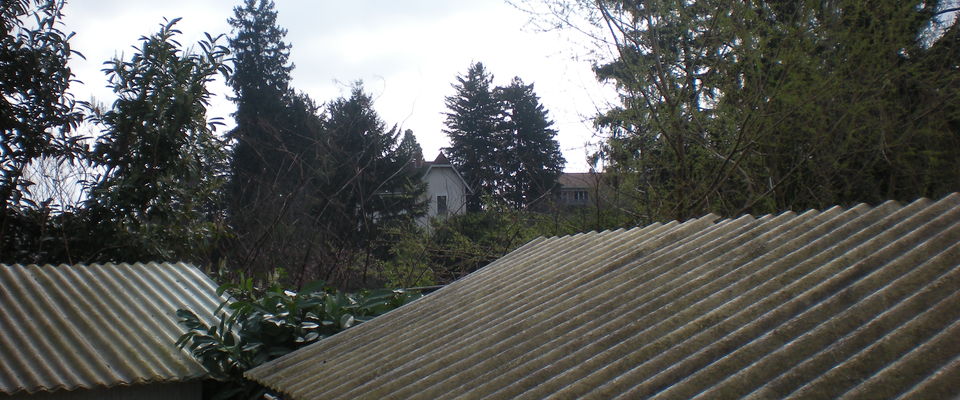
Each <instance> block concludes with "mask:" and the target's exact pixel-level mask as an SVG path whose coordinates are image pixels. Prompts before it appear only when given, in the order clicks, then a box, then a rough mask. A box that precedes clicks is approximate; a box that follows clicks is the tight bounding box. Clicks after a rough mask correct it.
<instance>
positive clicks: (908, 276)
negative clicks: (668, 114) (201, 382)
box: [247, 194, 960, 399]
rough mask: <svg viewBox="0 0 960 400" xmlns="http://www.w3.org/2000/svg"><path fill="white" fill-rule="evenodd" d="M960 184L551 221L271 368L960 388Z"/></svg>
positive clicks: (455, 385) (657, 385) (365, 393)
mask: <svg viewBox="0 0 960 400" xmlns="http://www.w3.org/2000/svg"><path fill="white" fill-rule="evenodd" d="M958 360H960V196H958V195H956V194H954V195H951V196H948V197H946V198H945V199H943V200H940V201H937V202H931V201H929V200H925V199H922V200H918V201H916V202H913V203H911V204H908V205H906V206H902V205H900V204H898V203H895V202H888V203H885V204H881V205H879V206H876V207H869V206H866V205H859V206H856V207H852V208H848V209H845V208H840V207H835V208H831V209H829V210H825V211H808V212H805V213H802V214H795V213H792V212H788V213H783V214H780V215H767V216H763V217H759V218H754V217H751V216H744V217H741V218H737V219H726V220H719V219H718V218H717V217H715V216H712V215H709V216H706V217H703V218H700V219H697V220H691V221H687V222H683V223H677V222H671V223H667V224H653V225H650V226H647V227H643V228H637V229H632V230H627V231H612V232H602V233H587V234H579V235H574V236H568V237H560V238H549V239H538V240H536V241H534V242H531V243H530V244H528V245H526V246H524V247H523V248H520V249H518V250H516V251H514V252H512V253H510V254H508V255H506V256H504V257H503V258H501V259H499V260H497V261H495V262H494V263H492V264H490V265H488V266H487V267H485V268H483V269H481V270H479V271H477V272H476V273H474V274H471V275H469V276H467V277H465V278H463V279H461V280H459V281H457V282H455V283H453V284H451V285H449V286H447V287H445V288H443V289H441V290H438V291H437V292H435V293H433V294H431V295H430V296H427V297H425V298H423V299H420V300H418V301H416V302H414V303H412V304H409V305H407V306H404V307H402V308H400V309H397V310H395V311H393V312H390V313H388V314H386V315H384V316H382V317H378V318H377V319H375V320H373V321H370V322H368V323H365V324H363V325H360V326H357V327H355V328H351V329H350V330H347V331H345V332H343V333H341V334H338V335H335V336H333V337H331V338H329V339H325V340H323V341H321V342H318V343H316V344H314V345H311V346H309V347H306V348H304V349H301V350H300V351H297V352H294V353H292V354H289V355H287V356H285V357H283V358H280V359H277V360H275V361H273V362H271V363H268V364H266V365H263V366H261V367H259V368H256V369H254V370H251V371H249V372H248V373H247V376H248V377H249V378H251V379H254V380H257V381H259V382H261V383H264V384H266V385H268V386H270V387H272V388H275V389H277V390H280V391H282V392H284V393H286V394H288V395H290V396H292V398H295V399H321V398H323V399H380V398H397V399H436V398H483V399H513V398H520V399H540V398H597V399H604V398H631V399H634V398H663V399H679V398H684V399H685V398H703V399H714V398H737V397H751V398H799V397H810V398H846V397H849V398H854V397H856V398H871V399H872V398H892V397H897V396H901V395H902V396H904V397H905V398H918V399H925V398H953V397H955V396H957V395H958V394H960V361H958Z"/></svg>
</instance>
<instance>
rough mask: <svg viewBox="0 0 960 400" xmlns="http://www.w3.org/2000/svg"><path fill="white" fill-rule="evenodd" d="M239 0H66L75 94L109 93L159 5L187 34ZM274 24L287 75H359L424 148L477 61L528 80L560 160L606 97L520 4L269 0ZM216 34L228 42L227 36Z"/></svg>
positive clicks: (497, 77)
mask: <svg viewBox="0 0 960 400" xmlns="http://www.w3.org/2000/svg"><path fill="white" fill-rule="evenodd" d="M239 3H240V0H164V1H155V0H124V1H119V0H73V1H70V2H69V3H68V5H67V8H66V9H65V14H66V18H65V20H64V21H65V24H66V30H67V31H73V32H76V36H75V37H74V39H73V40H72V42H71V43H72V46H73V48H74V49H75V50H77V51H80V52H81V53H83V54H84V55H85V56H86V60H83V59H75V60H72V61H71V66H72V68H73V70H74V73H75V74H76V75H77V78H78V79H80V80H81V81H83V82H84V84H83V85H75V86H74V88H73V92H74V94H75V96H76V97H77V99H79V100H88V99H89V98H90V97H91V96H93V97H96V98H97V99H98V100H99V101H102V102H107V103H109V102H111V101H112V95H111V94H110V92H109V90H108V89H106V88H105V83H106V81H105V77H104V75H103V73H102V72H101V71H100V70H101V69H102V68H103V62H104V61H106V60H108V59H111V58H112V57H114V56H117V55H120V54H121V53H124V54H125V55H126V56H127V57H129V55H130V54H131V53H132V51H133V50H132V46H134V45H136V44H138V40H137V39H138V38H139V37H141V36H144V35H149V34H152V33H154V32H156V31H157V30H158V28H159V24H160V23H161V22H162V21H163V18H164V17H167V18H175V17H182V18H183V19H182V20H181V21H180V23H179V24H178V25H177V26H178V27H179V29H180V30H181V31H183V33H184V34H183V36H182V37H181V38H180V39H181V43H183V44H185V45H186V44H189V43H195V42H196V40H197V39H199V38H201V37H202V35H203V32H210V33H214V34H217V33H229V26H228V25H227V23H226V20H227V18H228V17H230V16H232V15H233V11H232V9H233V7H234V6H235V5H237V4H239ZM276 3H277V4H276V8H277V11H278V13H279V16H278V21H279V24H280V25H281V26H282V27H283V28H285V29H287V30H288V33H287V37H286V41H287V42H288V43H291V44H292V45H293V49H292V52H291V60H292V61H293V63H294V65H295V66H296V68H295V69H294V71H293V86H294V87H295V88H297V89H298V90H301V91H303V92H306V93H307V94H309V95H310V96H311V97H312V98H313V99H314V100H316V101H318V102H326V101H329V100H331V99H334V98H336V97H338V96H341V95H344V94H348V89H349V85H350V83H351V82H353V81H356V80H363V81H364V84H365V85H364V86H365V87H366V89H367V91H368V92H369V93H371V94H372V95H373V96H374V98H375V99H376V108H377V111H378V112H379V113H380V116H381V117H382V118H383V119H384V121H385V122H386V123H387V124H389V125H393V124H398V125H400V126H401V127H402V128H403V129H412V130H413V131H414V133H415V134H416V136H417V139H418V141H419V142H420V144H421V146H423V149H424V156H425V157H426V158H428V159H430V158H433V157H434V156H436V154H437V152H438V151H439V149H440V148H441V147H444V146H447V145H449V143H448V141H447V138H446V135H444V134H443V133H442V131H441V130H442V129H443V119H444V117H443V115H442V113H443V112H444V111H445V107H444V104H443V99H444V97H445V96H449V95H451V94H453V89H452V87H451V83H452V82H454V80H455V78H456V76H457V75H458V74H463V73H464V72H466V70H467V67H468V66H469V65H470V64H471V63H472V62H474V61H481V62H483V63H484V64H485V65H486V66H487V69H488V70H489V71H490V72H492V73H493V74H494V84H498V85H499V84H506V83H508V82H509V80H510V79H511V78H512V77H513V76H519V77H521V78H522V79H523V80H524V81H525V82H527V83H534V84H535V90H536V92H537V94H538V95H540V97H541V101H542V102H543V104H544V105H545V106H546V108H547V109H548V110H549V111H550V116H551V118H552V119H553V120H554V121H555V126H554V127H555V129H557V130H558V131H559V134H558V139H559V141H560V146H561V149H562V150H563V154H564V156H565V157H566V159H567V168H566V170H567V171H568V172H581V171H586V170H587V164H586V161H585V155H586V153H587V152H588V151H589V147H585V144H586V143H587V142H590V141H592V139H593V137H592V135H593V130H592V127H591V123H590V121H589V119H590V117H592V116H593V115H594V114H595V113H596V110H597V107H598V106H600V107H603V106H602V104H603V101H604V100H603V98H604V96H609V95H610V91H609V89H606V90H602V89H601V87H600V85H599V84H598V83H597V82H596V81H595V79H594V78H593V74H592V73H591V71H590V63H589V62H587V61H574V58H575V57H576V56H577V55H578V53H580V50H581V49H582V48H583V46H582V45H578V44H576V43H575V41H576V40H577V39H578V37H577V36H575V35H574V34H572V33H569V34H567V33H558V32H539V31H537V30H535V29H533V28H532V27H530V26H529V25H528V24H527V23H526V22H527V15H526V14H524V13H523V12H521V11H519V10H516V9H515V8H513V7H512V6H510V5H508V4H506V3H505V2H503V0H405V1H388V0H356V1H349V0H348V1H343V0H337V1H333V0H314V1H309V0H276ZM224 43H225V42H224ZM214 91H216V92H217V93H219V96H218V98H217V99H215V105H214V107H213V109H212V112H211V114H212V115H211V116H220V117H224V118H225V119H226V120H227V121H228V122H229V123H230V124H232V118H230V116H229V114H230V113H231V112H232V111H233V106H232V103H230V102H229V101H227V100H226V99H225V98H224V95H225V94H228V93H229V91H228V89H227V88H226V87H225V86H223V85H222V83H221V84H218V85H217V86H216V87H215V88H214Z"/></svg>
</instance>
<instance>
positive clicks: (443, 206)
mask: <svg viewBox="0 0 960 400" xmlns="http://www.w3.org/2000/svg"><path fill="white" fill-rule="evenodd" d="M437 215H440V216H445V215H447V196H437Z"/></svg>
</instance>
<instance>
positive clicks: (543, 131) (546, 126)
mask: <svg viewBox="0 0 960 400" xmlns="http://www.w3.org/2000/svg"><path fill="white" fill-rule="evenodd" d="M496 97H497V100H499V104H500V106H501V107H502V116H503V119H502V120H501V122H500V129H499V135H498V136H499V142H500V143H501V145H500V146H498V147H497V153H498V157H497V162H498V164H499V169H500V177H499V179H498V180H499V181H500V183H499V184H498V185H497V193H498V196H497V197H499V198H501V199H502V200H503V201H505V202H507V204H509V205H511V206H513V207H516V208H522V207H525V206H528V205H530V204H531V203H532V202H535V201H537V200H539V199H541V198H542V197H544V196H547V195H549V193H550V192H551V191H552V190H553V188H554V186H555V185H556V183H557V178H558V177H559V176H560V174H561V173H562V172H563V165H564V164H565V163H566V160H564V158H563V155H562V154H561V153H560V144H559V143H557V140H556V139H555V136H556V134H557V131H556V130H555V129H553V128H552V126H553V121H551V120H550V119H549V117H548V116H547V110H546V109H544V108H543V104H541V103H540V98H539V97H538V96H537V94H536V93H535V92H534V90H533V84H529V85H527V84H524V83H523V80H521V79H520V78H519V77H515V78H513V81H512V82H510V85H508V86H506V87H498V88H497V90H496Z"/></svg>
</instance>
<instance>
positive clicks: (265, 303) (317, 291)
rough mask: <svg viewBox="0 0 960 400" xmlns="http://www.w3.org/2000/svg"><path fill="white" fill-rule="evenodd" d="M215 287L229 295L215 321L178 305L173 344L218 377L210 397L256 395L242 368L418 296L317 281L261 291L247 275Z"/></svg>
mask: <svg viewBox="0 0 960 400" xmlns="http://www.w3.org/2000/svg"><path fill="white" fill-rule="evenodd" d="M217 292H218V294H223V293H226V294H227V295H228V296H229V297H230V299H229V300H227V301H225V302H224V303H223V304H221V306H220V308H219V309H218V314H217V317H218V319H219V323H217V324H214V325H211V326H208V325H206V324H205V323H204V322H203V321H202V320H201V319H200V318H199V317H197V315H196V314H195V313H194V312H193V311H191V310H178V311H177V316H178V317H179V318H180V323H181V324H182V325H183V326H184V327H186V328H187V329H188V331H187V332H186V333H184V334H183V335H182V336H180V338H179V339H178V340H177V343H176V344H177V346H179V347H180V348H189V349H190V351H191V353H192V354H193V355H194V356H195V357H196V358H197V360H198V361H200V363H201V364H203V366H204V367H205V368H206V369H207V371H209V372H210V375H211V376H212V377H213V378H215V379H217V380H219V381H220V383H219V384H217V385H215V387H214V388H213V390H212V391H213V392H214V393H212V394H210V396H209V397H210V398H214V399H218V398H220V399H227V398H245V399H246V398H260V396H262V395H263V394H264V393H267V389H266V388H264V387H262V386H260V385H258V384H256V383H255V382H252V381H249V380H246V379H245V378H244V377H243V373H244V372H245V371H247V370H249V369H251V368H253V367H256V366H258V365H261V364H263V363H266V362H267V361H270V360H273V359H276V358H278V357H280V356H283V355H284V354H287V353H290V352H292V351H294V350H296V349H299V348H301V347H304V346H307V345H309V344H312V343H314V342H316V341H318V340H321V339H324V338H326V337H329V336H331V335H333V334H336V333H337V332H340V331H342V330H344V329H347V328H350V327H352V326H354V325H356V324H359V323H362V322H365V321H368V320H370V319H372V318H374V317H376V316H378V315H382V314H384V313H386V312H388V311H390V310H393V309H395V308H397V307H400V306H402V305H404V304H406V303H409V302H411V301H413V300H416V299H418V298H419V297H420V294H419V293H418V292H409V291H403V290H385V289H381V290H372V291H370V290H365V291H360V292H357V293H344V292H341V291H339V290H337V289H335V288H332V287H330V286H327V285H326V284H325V283H324V282H322V281H316V282H312V283H310V284H307V285H305V286H304V287H302V288H301V289H300V290H299V291H296V292H294V291H290V290H283V289H281V288H280V287H279V286H276V285H274V286H271V287H269V288H267V289H265V290H261V289H258V288H257V287H255V285H254V280H253V279H251V278H241V279H240V281H239V283H236V284H225V285H223V286H221V287H220V288H218V289H217ZM220 310H223V311H224V312H220Z"/></svg>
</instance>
